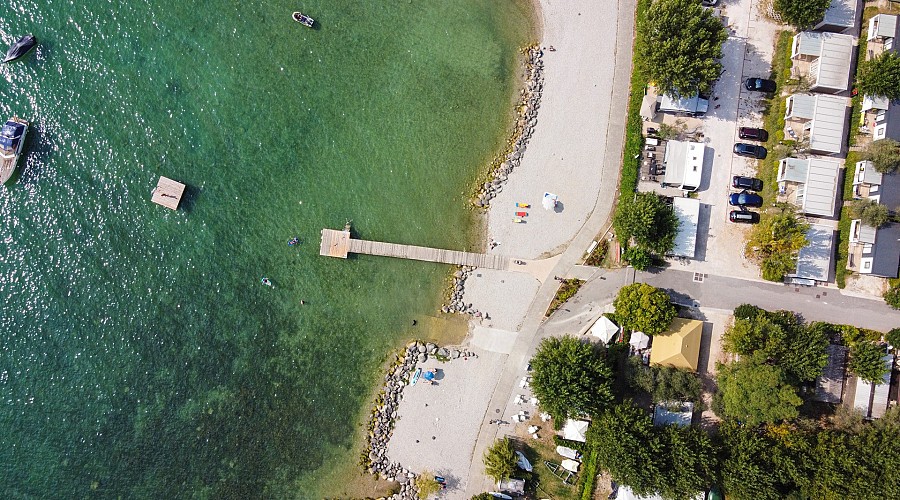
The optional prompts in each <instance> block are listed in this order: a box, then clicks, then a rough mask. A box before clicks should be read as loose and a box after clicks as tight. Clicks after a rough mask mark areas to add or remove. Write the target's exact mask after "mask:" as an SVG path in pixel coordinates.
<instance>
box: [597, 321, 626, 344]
mask: <svg viewBox="0 0 900 500" xmlns="http://www.w3.org/2000/svg"><path fill="white" fill-rule="evenodd" d="M590 333H591V335H593V336H595V337H597V338H599V339H600V340H602V341H603V343H607V342H609V341H610V340H612V339H613V337H615V336H616V334H617V333H619V327H618V326H616V324H615V323H613V322H612V321H610V320H609V318H607V317H606V316H600V319H598V320H597V322H596V323H594V325H593V326H591V329H590Z"/></svg>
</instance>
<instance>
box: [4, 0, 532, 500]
mask: <svg viewBox="0 0 900 500" xmlns="http://www.w3.org/2000/svg"><path fill="white" fill-rule="evenodd" d="M498 4H499V2H494V1H492V0H452V1H446V2H436V1H435V2H420V1H415V2H412V1H411V2H379V3H377V4H375V3H365V4H364V3H362V2H334V1H325V0H321V1H310V2H304V5H303V9H304V10H305V11H307V12H309V13H310V14H312V15H314V16H315V17H316V18H317V19H318V20H319V21H320V29H317V30H308V29H305V28H303V27H302V26H300V25H298V24H296V23H294V22H292V21H290V18H289V15H290V12H291V10H293V6H291V5H287V4H284V3H283V2H274V1H262V2H255V3H252V4H249V3H246V2H235V1H217V2H175V1H168V2H165V1H162V0H153V1H150V0H143V1H133V2H120V1H102V0H86V1H83V2H75V1H67V2H60V1H53V0H40V1H37V0H35V1H21V0H12V2H11V4H10V5H11V6H10V7H9V8H8V10H7V14H4V16H3V18H2V19H0V38H2V41H3V42H4V43H9V42H11V41H13V40H14V39H15V38H16V37H18V36H20V35H21V34H24V33H29V32H31V33H34V34H35V35H36V36H37V37H38V39H39V41H40V43H41V45H40V47H39V48H38V49H37V50H36V51H35V52H34V53H32V54H31V55H30V56H29V57H27V58H26V59H25V60H24V61H22V62H19V63H15V64H12V65H5V66H2V67H0V118H3V119H5V118H6V117H8V116H9V115H11V114H18V115H19V116H22V117H25V118H28V119H30V120H31V121H32V122H33V129H32V131H31V133H30V135H29V138H28V145H27V148H28V151H29V152H28V155H27V159H26V161H24V162H22V163H21V164H20V175H19V176H18V177H17V178H16V179H14V183H11V184H10V185H8V186H6V187H5V188H2V189H0V242H2V249H3V251H2V252H0V297H2V299H3V300H2V303H0V463H2V464H4V467H3V468H2V469H0V495H2V497H3V498H28V497H40V498H83V497H94V496H96V497H104V498H106V497H118V496H121V497H123V498H132V497H142V498H150V497H152V498H176V497H215V498H255V497H276V498H283V497H286V496H296V497H300V498H306V497H309V496H315V495H318V494H321V492H327V491H328V490H329V485H327V484H326V485H322V484H316V481H315V479H316V477H317V475H318V474H317V471H320V470H322V469H321V468H322V467H329V466H331V465H333V464H334V463H335V462H336V461H346V460H352V461H354V462H355V460H356V457H355V456H353V455H352V453H350V452H349V451H347V450H348V449H349V446H350V444H351V442H350V440H351V436H352V434H353V433H354V431H355V429H356V428H355V423H356V422H355V418H356V416H357V415H358V413H359V410H360V408H361V407H362V405H363V403H364V398H365V396H366V395H367V394H368V392H369V391H370V389H371V387H372V385H373V384H374V381H375V380H376V379H377V378H378V376H377V373H376V371H377V369H378V366H379V363H380V362H381V360H382V358H383V356H384V353H385V352H386V351H387V350H388V349H389V348H390V347H391V346H393V345H395V344H396V343H397V342H398V341H399V340H400V339H401V338H402V337H403V336H404V335H407V334H408V328H409V325H410V323H411V319H412V318H414V317H416V316H418V315H421V314H431V313H433V311H434V308H435V305H436V301H437V300H438V295H437V294H438V288H439V286H440V283H441V280H442V278H443V276H444V275H445V273H446V269H445V268H443V267H441V266H437V265H429V264H422V263H414V262H403V261H399V260H388V259H377V258H357V259H351V260H348V261H341V260H337V259H326V258H323V257H319V256H318V255H317V254H318V235H319V230H320V229H321V228H322V227H335V228H339V227H341V226H343V224H344V222H345V220H346V219H348V218H349V219H353V222H354V227H355V228H356V229H357V231H358V232H359V235H360V236H361V237H365V238H371V239H383V240H388V241H395V242H404V243H416V244H423V245H434V246H446V247H456V248H462V247H465V246H467V245H468V244H470V242H471V238H472V236H473V235H472V234H471V230H470V228H471V222H472V221H471V213H470V212H468V211H467V210H465V209H464V205H465V204H464V198H465V194H466V193H468V192H469V189H468V188H467V187H466V184H467V182H469V181H471V180H472V178H473V175H474V174H473V173H474V171H475V170H476V169H477V168H479V167H480V165H482V164H483V163H484V161H485V160H486V158H488V157H490V156H491V155H492V154H493V153H494V152H495V151H496V150H497V149H498V148H499V147H500V146H501V144H502V142H503V139H504V135H505V132H504V128H505V126H506V125H507V120H508V118H509V114H510V113H509V103H510V99H511V96H512V95H513V93H514V92H515V91H516V85H515V76H516V74H517V73H518V70H517V67H516V65H515V61H516V50H517V48H518V47H519V46H520V45H522V44H524V43H526V42H527V37H528V28H527V17H526V14H527V12H526V11H525V10H522V9H521V7H520V6H517V5H513V4H510V5H498ZM159 175H166V176H168V177H172V178H174V179H177V180H180V181H182V182H185V183H187V184H188V185H189V186H190V187H189V191H188V193H187V196H186V198H185V200H184V201H183V202H182V207H183V208H182V210H180V211H178V212H170V211H168V210H166V209H164V208H162V207H159V206H155V205H153V204H152V203H150V201H149V197H150V189H151V188H152V187H153V186H155V184H156V180H157V179H158V176H159ZM293 236H298V237H300V239H301V241H302V244H301V245H300V247H299V248H292V247H289V246H288V245H287V244H286V242H287V240H288V239H290V238H291V237H293ZM262 276H268V277H269V278H270V279H272V281H273V282H274V283H275V288H274V289H270V288H268V287H264V286H261V285H260V284H259V279H260V277H262ZM301 299H302V300H304V301H306V303H307V304H306V305H305V306H301V305H300V300H301ZM299 478H302V480H300V479H299Z"/></svg>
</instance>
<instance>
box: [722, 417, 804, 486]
mask: <svg viewBox="0 0 900 500" xmlns="http://www.w3.org/2000/svg"><path fill="white" fill-rule="evenodd" d="M719 431H720V437H721V440H722V448H723V450H724V454H723V455H724V456H723V460H722V465H721V468H722V486H723V488H724V489H725V493H726V494H727V495H728V498H736V499H739V500H744V499H746V500H750V499H760V500H775V499H784V498H793V497H795V495H796V492H797V490H798V488H800V487H801V486H805V485H806V484H808V482H809V481H808V479H807V478H808V477H809V476H810V475H812V471H811V469H810V457H811V453H810V451H809V450H810V443H809V440H808V438H807V436H805V435H804V434H802V433H800V432H798V431H796V430H794V429H792V428H790V427H786V426H777V427H765V428H760V427H757V426H748V425H743V424H740V423H738V422H734V421H726V422H723V423H722V425H721V427H720V428H719Z"/></svg>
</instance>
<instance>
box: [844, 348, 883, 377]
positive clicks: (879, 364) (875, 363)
mask: <svg viewBox="0 0 900 500" xmlns="http://www.w3.org/2000/svg"><path fill="white" fill-rule="evenodd" d="M884 355H885V348H884V346H882V345H879V344H876V343H874V342H866V341H860V342H856V343H854V344H852V345H851V346H850V363H849V364H848V365H847V368H848V369H849V370H850V371H851V372H853V373H855V374H856V375H857V376H858V377H859V378H861V379H863V380H868V381H869V382H877V383H881V380H882V377H884V376H885V375H886V374H887V373H889V372H890V368H888V367H887V366H886V365H885V363H884V360H883V359H882V358H884Z"/></svg>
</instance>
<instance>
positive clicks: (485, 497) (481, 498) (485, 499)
mask: <svg viewBox="0 0 900 500" xmlns="http://www.w3.org/2000/svg"><path fill="white" fill-rule="evenodd" d="M494 498H495V497H494V495H491V494H490V493H479V494H477V495H475V496H474V497H472V498H471V500H494Z"/></svg>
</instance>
